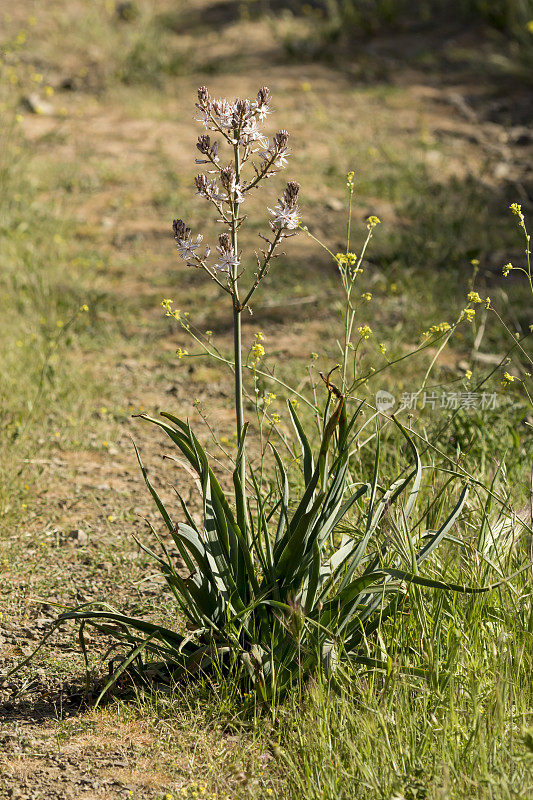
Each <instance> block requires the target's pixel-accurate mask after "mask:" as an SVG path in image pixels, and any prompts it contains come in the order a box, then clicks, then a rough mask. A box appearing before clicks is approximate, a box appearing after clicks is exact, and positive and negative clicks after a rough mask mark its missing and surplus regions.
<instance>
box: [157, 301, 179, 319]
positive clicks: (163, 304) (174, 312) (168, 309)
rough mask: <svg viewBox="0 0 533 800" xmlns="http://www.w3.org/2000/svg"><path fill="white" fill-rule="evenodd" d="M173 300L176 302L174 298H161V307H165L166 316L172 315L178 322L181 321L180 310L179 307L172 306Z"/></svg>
mask: <svg viewBox="0 0 533 800" xmlns="http://www.w3.org/2000/svg"><path fill="white" fill-rule="evenodd" d="M173 302H174V301H173V300H169V299H168V298H165V299H164V300H161V308H164V309H165V317H172V318H173V319H175V320H176V321H177V322H180V321H181V316H180V310H179V308H176V309H173V308H172V304H173Z"/></svg>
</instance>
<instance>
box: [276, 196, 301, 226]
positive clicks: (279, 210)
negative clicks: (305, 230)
mask: <svg viewBox="0 0 533 800" xmlns="http://www.w3.org/2000/svg"><path fill="white" fill-rule="evenodd" d="M268 210H269V211H270V213H271V214H272V216H273V217H274V219H273V223H274V225H275V226H276V227H278V228H284V229H286V230H289V231H293V230H294V229H295V228H297V227H298V224H299V222H300V209H299V208H298V206H297V205H287V204H286V203H284V202H283V201H282V200H280V202H279V203H278V204H277V205H276V206H274V209H272V208H269V209H268Z"/></svg>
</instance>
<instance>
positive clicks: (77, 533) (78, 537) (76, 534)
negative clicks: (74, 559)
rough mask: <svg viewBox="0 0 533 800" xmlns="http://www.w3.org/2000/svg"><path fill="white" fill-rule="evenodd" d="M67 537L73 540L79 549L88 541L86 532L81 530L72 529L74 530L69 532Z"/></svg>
mask: <svg viewBox="0 0 533 800" xmlns="http://www.w3.org/2000/svg"><path fill="white" fill-rule="evenodd" d="M69 536H70V537H71V539H74V540H75V542H76V544H78V545H79V546H80V547H84V546H85V545H86V544H87V542H88V540H89V537H88V536H87V534H86V532H85V531H82V530H81V528H74V530H72V531H70V533H69Z"/></svg>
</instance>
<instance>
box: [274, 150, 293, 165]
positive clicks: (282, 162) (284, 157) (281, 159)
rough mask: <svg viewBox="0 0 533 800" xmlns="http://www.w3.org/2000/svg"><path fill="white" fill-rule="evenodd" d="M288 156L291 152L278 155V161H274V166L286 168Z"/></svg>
mask: <svg viewBox="0 0 533 800" xmlns="http://www.w3.org/2000/svg"><path fill="white" fill-rule="evenodd" d="M288 156H289V151H288V150H283V151H282V152H281V153H278V155H277V157H276V159H275V161H274V166H275V167H284V166H285V165H286V164H287V158H288Z"/></svg>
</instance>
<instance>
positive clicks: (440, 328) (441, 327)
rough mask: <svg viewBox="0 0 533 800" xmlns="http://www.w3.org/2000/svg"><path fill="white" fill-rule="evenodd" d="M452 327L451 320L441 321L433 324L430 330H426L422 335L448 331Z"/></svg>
mask: <svg viewBox="0 0 533 800" xmlns="http://www.w3.org/2000/svg"><path fill="white" fill-rule="evenodd" d="M450 328H451V325H450V323H449V322H439V323H438V324H437V325H432V326H431V328H429V330H427V331H424V333H423V334H422V336H434V335H435V334H437V333H446V331H449V330H450Z"/></svg>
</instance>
